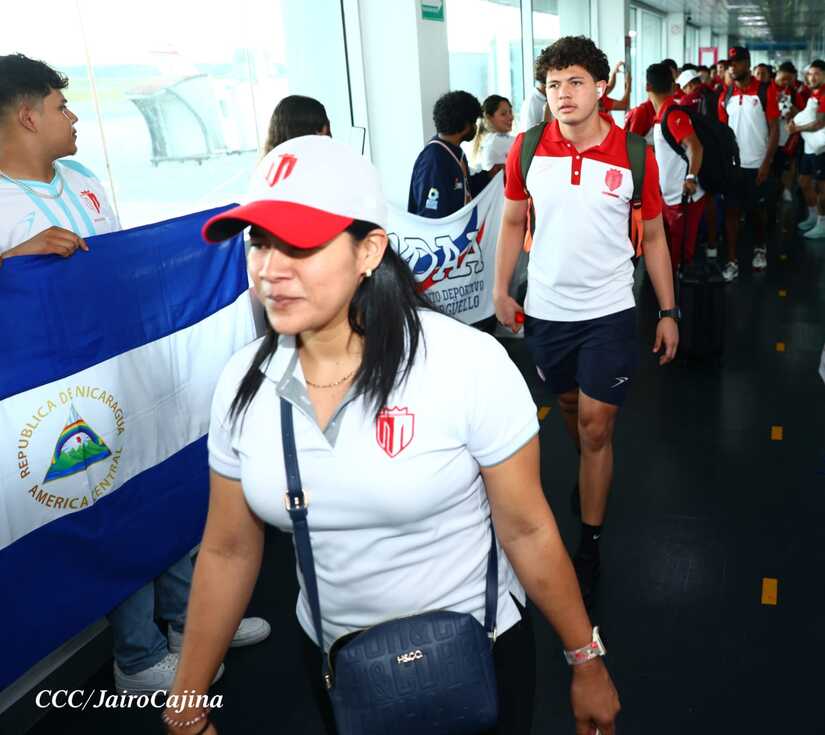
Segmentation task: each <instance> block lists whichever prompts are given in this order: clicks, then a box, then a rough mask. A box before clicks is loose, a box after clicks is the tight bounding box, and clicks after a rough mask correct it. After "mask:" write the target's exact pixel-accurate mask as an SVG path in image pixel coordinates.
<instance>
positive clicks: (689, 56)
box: [677, 24, 699, 64]
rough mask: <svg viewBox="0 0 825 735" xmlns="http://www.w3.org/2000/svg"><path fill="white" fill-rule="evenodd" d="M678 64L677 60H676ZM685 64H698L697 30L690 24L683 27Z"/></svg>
mask: <svg viewBox="0 0 825 735" xmlns="http://www.w3.org/2000/svg"><path fill="white" fill-rule="evenodd" d="M677 62H678V59H677ZM684 63H685V64H698V63H699V29H698V28H697V27H696V26H692V25H690V24H688V25H686V26H685V61H684Z"/></svg>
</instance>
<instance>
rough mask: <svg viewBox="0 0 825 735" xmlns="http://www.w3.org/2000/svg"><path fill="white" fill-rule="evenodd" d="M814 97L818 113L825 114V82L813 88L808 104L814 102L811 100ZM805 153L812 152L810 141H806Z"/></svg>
mask: <svg viewBox="0 0 825 735" xmlns="http://www.w3.org/2000/svg"><path fill="white" fill-rule="evenodd" d="M812 99H815V100H816V114H817V115H822V114H825V84H823V85H821V86H819V87H817V88H816V89H813V90H811V95H810V97H809V98H808V102H807V103H806V105H808V104H811V105H812V104H813V103H812V102H811V100H812ZM803 139H804V138H803ZM804 152H805V153H807V154H812V151H811V150H810V149H809V148H808V141H807V140H806V141H805V151H804Z"/></svg>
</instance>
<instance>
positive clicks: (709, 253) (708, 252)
mask: <svg viewBox="0 0 825 735" xmlns="http://www.w3.org/2000/svg"><path fill="white" fill-rule="evenodd" d="M705 254H706V255H707V257H708V258H711V259H715V258H716V256H717V255H718V254H719V251H718V250H717V249H716V248H708V249H707V250H706V251H705Z"/></svg>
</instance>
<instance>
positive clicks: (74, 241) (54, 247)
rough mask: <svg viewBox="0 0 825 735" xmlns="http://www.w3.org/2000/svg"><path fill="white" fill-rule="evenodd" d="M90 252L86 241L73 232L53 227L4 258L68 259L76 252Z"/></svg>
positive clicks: (18, 246)
mask: <svg viewBox="0 0 825 735" xmlns="http://www.w3.org/2000/svg"><path fill="white" fill-rule="evenodd" d="M78 248H80V249H81V250H85V251H86V252H88V251H89V246H88V245H87V244H86V241H85V240H84V239H83V238H82V237H80V236H79V235H75V234H74V232H72V231H71V230H66V229H64V228H62V227H56V226H52V227H49V229H48V230H43V232H40V233H38V234H37V235H35V236H34V237H32V238H31V239H29V240H26V241H25V242H21V243H20V244H19V245H17V246H16V247H13V248H12V249H11V250H7V251H6V252H5V253H3V257H4V258H11V257H13V256H15V255H49V254H52V255H60V256H61V257H63V258H68V257H69V256H70V255H74V253H75V251H76V250H77V249H78Z"/></svg>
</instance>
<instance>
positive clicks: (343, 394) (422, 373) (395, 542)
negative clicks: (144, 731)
mask: <svg viewBox="0 0 825 735" xmlns="http://www.w3.org/2000/svg"><path fill="white" fill-rule="evenodd" d="M386 222H387V212H386V205H385V203H384V199H383V194H382V193H381V189H380V184H379V181H378V174H377V171H376V170H375V169H374V167H373V166H372V165H371V164H369V163H368V162H367V161H366V159H364V158H363V157H361V156H358V155H357V154H356V153H355V152H353V151H352V150H351V149H350V148H348V147H347V146H345V145H342V144H340V143H337V142H335V141H333V140H331V139H329V138H325V137H320V136H306V137H301V138H295V139H293V140H290V141H287V142H285V143H283V144H282V145H280V146H278V147H277V148H275V149H274V150H273V151H271V152H270V153H269V154H268V155H267V156H266V157H265V158H264V159H263V161H262V162H261V163H260V164H259V166H258V168H257V170H256V173H255V174H254V176H253V181H252V184H251V190H250V196H249V203H248V204H246V205H244V206H241V207H238V208H236V209H233V210H229V211H227V212H225V213H223V214H221V215H219V216H217V217H215V218H213V219H212V220H210V222H208V223H207V225H206V227H205V228H204V236H205V237H206V239H208V240H210V241H213V242H218V241H222V240H224V239H226V238H228V237H229V236H230V235H231V234H233V233H237V232H239V231H240V230H242V229H243V228H245V227H247V226H249V225H251V226H252V230H251V241H252V248H251V251H250V254H249V272H250V276H251V278H252V279H253V281H254V286H255V289H256V291H257V293H258V295H259V296H260V298H261V300H262V302H263V303H264V304H265V307H266V311H267V316H268V320H269V329H268V333H267V334H266V336H264V337H263V338H262V339H260V340H258V341H257V342H254V343H253V344H251V345H248V346H247V347H246V348H244V349H243V350H241V351H240V352H238V353H237V354H236V355H235V356H234V357H233V358H232V359H231V360H230V362H229V363H228V364H227V366H226V368H225V370H224V372H223V374H222V376H221V378H220V380H219V383H218V387H217V389H216V392H215V396H214V400H213V407H212V421H211V426H210V432H209V464H210V468H211V496H210V504H209V515H208V519H207V523H206V530H205V532H204V538H203V542H202V544H201V552H200V555H199V557H198V563H197V567H196V570H195V577H194V581H193V585H192V593H191V596H190V601H189V610H188V617H187V626H186V634H185V639H184V644H183V652H182V658H181V663H180V666H179V668H178V676H177V679H176V681H175V686H174V689H173V693H182V692H184V691H187V690H188V691H190V692H192V691H194V692H198V693H200V692H206V691H207V689H208V687H209V682H210V681H211V677H212V675H213V673H214V671H215V670H216V669H217V667H218V665H219V663H220V661H221V659H222V658H223V654H224V652H225V650H226V647H227V645H228V642H229V639H230V638H231V635H232V631H233V630H234V629H235V627H237V623H238V621H239V620H240V618H241V616H242V615H243V613H244V610H245V609H246V606H247V603H248V601H249V598H250V596H251V593H252V589H253V587H254V584H255V580H256V578H257V575H258V572H259V569H260V563H261V555H262V549H263V543H264V532H263V529H264V524H265V523H270V524H273V525H275V526H278V527H279V528H281V529H282V530H285V531H291V530H292V526H291V522H290V518H289V515H288V513H287V512H286V510H285V509H284V504H283V493H284V490H285V488H286V476H285V470H284V457H283V450H282V445H281V424H280V414H279V405H280V401H281V399H284V400H286V401H288V402H289V403H290V404H292V412H293V415H294V425H295V442H296V446H297V451H298V463H299V466H300V472H301V479H302V482H303V486H304V487H305V488H306V492H307V494H308V496H309V507H308V523H309V529H310V532H311V544H312V550H313V553H314V558H315V562H314V566H315V571H316V576H317V587H318V592H319V597H320V608H321V617H322V621H321V622H322V625H321V628H322V631H323V638H324V640H323V641H317V639H316V634H315V629H314V627H313V621H312V616H311V613H310V609H309V604H308V601H307V595H306V587H305V583H304V579H303V576H299V582H300V584H301V592H300V595H299V599H298V605H297V614H298V619H299V622H300V623H301V625H302V627H303V629H304V631H305V632H306V648H307V659H308V661H309V662H310V665H309V673H310V676H311V678H312V680H313V681H314V682H317V684H318V686H317V687H316V689H317V691H318V700H319V704H320V706H321V709H322V715H323V717H324V721H325V723H326V727H327V729H328V732H330V733H332V732H334V731H335V730H334V723H333V721H332V717H331V714H330V708H329V705H328V702H326V700H325V695H324V694H323V693H322V692H321V691H320V676H319V672H320V668H321V664H320V662H321V654H320V649H319V648H318V646H317V644H318V643H320V644H321V645H322V646H323V649H324V650H325V651H326V650H329V648H330V646H331V644H332V643H333V641H334V640H335V639H336V638H338V637H339V636H341V635H344V634H348V633H351V632H353V631H358V630H360V629H363V628H367V627H369V626H371V625H375V624H376V623H379V622H383V621H385V620H387V619H390V618H394V617H399V616H402V615H410V614H416V613H420V612H425V611H431V610H439V609H447V610H453V611H457V612H463V613H469V614H472V615H473V616H475V617H476V618H477V619H478V620H479V621H480V620H482V618H483V616H484V591H485V576H486V575H485V569H486V563H487V558H488V553H489V548H490V543H489V538H490V521H491V516H492V521H493V522H494V525H495V530H496V534H497V537H498V539H499V544H500V550H499V564H498V568H499V587H498V638H497V642H496V644H495V646H494V649H493V650H494V658H495V666H496V674H497V680H498V689H499V697H500V705H499V710H500V719H499V723H500V724H499V727H498V729H497V730H496V732H498V733H519V734H521V733H523V734H524V735H526V734H527V733H529V731H530V720H531V718H532V699H533V691H534V687H535V674H534V671H533V667H532V658H533V657H534V655H535V653H534V644H533V638H532V631H531V629H530V626H529V618H527V617H526V614H525V610H524V605H525V603H526V600H525V594H524V590H525V589H526V590H527V593H528V594H529V595H530V597H531V599H532V600H533V602H534V603H535V605H536V606H537V607H538V608H539V609H540V610H541V611H542V613H543V614H544V615H545V616H546V617H547V619H548V620H549V621H550V622H551V624H552V625H553V626H554V627H555V629H556V630H557V632H558V634H559V636H560V638H561V640H562V641H563V643H564V645H565V648H566V649H570V650H569V653H570V654H571V655H572V654H574V653H577V654H578V655H579V657H580V658H583V659H585V658H586V659H588V660H587V661H586V662H585V663H582V664H581V665H576V666H575V668H574V676H573V683H572V689H571V696H572V702H573V710H574V714H575V716H576V719H577V720H578V721H579V722H580V724H581V725H582V727H584V725H585V723H587V725H589V726H590V727H591V730H590V731H591V732H592V731H594V730H595V727H597V726H598V727H599V728H600V730H601V732H602V733H605V734H607V733H612V732H613V724H612V723H613V719H614V717H615V714H616V712H617V711H618V698H617V695H616V692H615V689H614V687H613V684H612V682H611V680H610V677H609V675H608V673H607V670H606V669H605V667H604V665H603V663H602V660H601V658H598V657H595V654H597V653H599V652H600V642H599V645H596V641H597V636H596V635H595V634H594V629H593V628H592V627H591V624H590V621H589V620H588V618H587V614H586V613H585V610H584V606H583V604H582V600H581V596H580V594H579V590H578V586H577V583H576V577H575V574H574V572H573V568H572V565H571V563H570V560H569V558H568V556H567V553H566V551H565V549H564V546H563V544H562V541H561V539H560V537H559V534H558V530H557V528H556V525H555V521H554V519H553V515H552V513H551V512H550V509H549V507H548V505H547V502H546V501H545V498H544V495H543V493H542V488H541V484H540V479H539V446H538V437H537V432H538V425H537V421H536V409H535V405H534V404H533V401H532V399H531V397H530V393H529V391H528V389H527V386H526V385H525V383H524V380H523V379H522V377H521V375H520V374H519V372H518V370H517V369H516V367H515V366H514V365H513V363H512V362H511V361H510V360H509V358H508V357H507V354H506V352H505V351H504V349H503V348H502V347H501V346H500V345H499V344H498V343H497V342H496V341H495V340H494V339H493V338H492V337H490V336H488V335H486V334H483V333H481V332H478V331H476V330H474V329H471V328H469V327H467V326H465V325H463V324H461V323H460V322H458V321H455V320H453V319H451V318H449V317H447V316H445V315H442V314H440V313H438V312H436V311H435V310H433V309H432V307H431V306H430V305H429V304H428V303H427V302H426V301H425V300H424V299H423V298H422V297H421V296H419V295H418V293H417V291H416V287H415V282H414V280H413V278H412V275H411V273H410V271H409V269H408V268H407V267H406V265H405V264H404V262H403V261H402V260H401V259H400V258H399V256H398V255H397V254H396V253H395V252H394V251H393V250H392V249H391V248H388V247H387V234H386V230H385V227H386ZM502 551H503V552H504V553H501V552H502ZM601 650H603V649H601ZM585 652H586V654H587V655H584V653H585ZM207 715H208V713H207V712H206V711H205V710H201V709H199V708H198V707H193V708H188V709H186V710H184V711H183V712H177V711H172V710H167V712H166V713H165V714H164V721H165V722H166V724H167V727H168V729H169V731H170V732H174V733H190V732H191V733H197V732H200V731H203V732H205V733H211V732H214V728H213V726H211V725H210V724H208V717H207ZM582 732H584V730H582Z"/></svg>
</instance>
